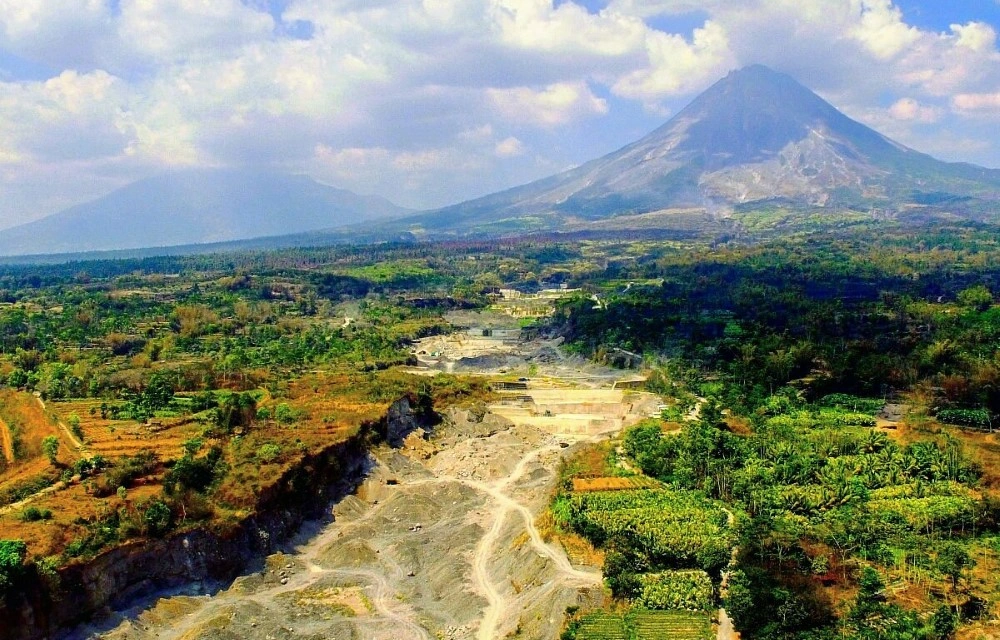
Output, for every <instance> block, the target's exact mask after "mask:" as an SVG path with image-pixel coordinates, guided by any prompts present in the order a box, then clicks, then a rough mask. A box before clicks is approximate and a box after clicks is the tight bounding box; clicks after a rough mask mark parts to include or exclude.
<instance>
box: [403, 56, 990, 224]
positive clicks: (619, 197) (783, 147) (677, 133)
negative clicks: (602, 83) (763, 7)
mask: <svg viewBox="0 0 1000 640" xmlns="http://www.w3.org/2000/svg"><path fill="white" fill-rule="evenodd" d="M998 193H1000V171H997V170H991V169H984V168H981V167H976V166H973V165H969V164H962V163H946V162H941V161H938V160H935V159H934V158H932V157H930V156H928V155H925V154H922V153H919V152H917V151H914V150H912V149H909V148H907V147H905V146H903V145H901V144H898V143H896V142H893V141H892V140H890V139H889V138H886V137H885V136H883V135H881V134H880V133H878V132H876V131H874V130H872V129H870V128H868V127H866V126H865V125H863V124H861V123H859V122H856V121H854V120H851V119H850V118H848V117H847V116H845V115H844V114H842V113H841V112H839V111H838V110H837V109H836V108H834V107H833V106H832V105H830V104H829V103H827V102H826V101H824V100H823V99H822V98H820V97H819V96H817V95H816V94H815V93H813V92H812V91H810V90H809V89H807V88H805V87H804V86H802V85H801V84H799V83H798V82H796V81H795V80H794V79H792V78H791V77H789V76H787V75H785V74H782V73H777V72H775V71H772V70H770V69H768V68H766V67H763V66H760V65H754V66H751V67H746V68H744V69H741V70H739V71H734V72H732V73H730V74H729V75H728V76H727V77H725V78H723V79H722V80H720V81H718V82H717V83H716V84H715V85H713V86H712V87H710V88H709V89H708V90H706V91H705V92H704V93H703V94H701V95H700V96H699V97H698V98H696V99H695V100H694V101H693V102H692V103H691V104H690V105H688V106H687V107H686V108H684V109H683V110H682V111H681V112H679V113H678V114H677V115H676V116H675V117H673V118H672V119H671V120H670V121H669V122H667V123H666V124H664V125H663V126H661V127H660V128H658V129H656V130H655V131H653V132H652V133H650V134H649V135H647V136H645V137H644V138H642V139H641V140H639V141H637V142H635V143H632V144H630V145H628V146H626V147H623V148H622V149H620V150H618V151H615V152H614V153H611V154H609V155H607V156H604V157H603V158H600V159H597V160H593V161H591V162H588V163H586V164H584V165H581V166H580V167H577V168H575V169H572V170H569V171H566V172H564V173H561V174H558V175H555V176H552V177H549V178H545V179H543V180H539V181H537V182H533V183H531V184H528V185H525V186H522V187H517V188H515V189H511V190H508V191H504V192H501V193H497V194H493V195H489V196H486V197H483V198H479V199H476V200H471V201H468V202H464V203H461V204H457V205H453V206H450V207H446V208H444V209H440V210H437V211H434V212H431V213H428V214H423V215H419V216H416V217H414V218H412V219H411V220H412V222H414V223H415V224H416V225H419V226H423V227H425V228H427V229H429V230H433V229H440V230H444V229H450V228H462V227H476V226H481V227H489V226H491V225H492V226H494V227H496V226H498V222H497V221H501V222H500V223H499V226H503V224H504V223H503V221H504V220H506V224H507V225H508V226H511V227H516V226H517V224H518V221H519V220H522V221H523V220H525V219H526V220H527V222H528V224H534V225H543V226H549V227H551V226H559V225H560V224H561V223H564V222H566V221H567V220H574V219H575V220H579V219H584V220H587V219H590V220H593V219H599V218H606V217H610V216H615V215H621V214H629V213H645V212H650V211H657V210H661V209H667V208H683V207H713V208H714V207H719V206H727V205H734V204H742V203H747V202H754V201H759V200H770V199H778V198H780V199H783V200H790V201H793V202H797V203H801V204H807V205H814V206H827V205H834V204H836V205H842V206H885V205H899V204H902V203H906V202H920V201H921V200H922V199H923V200H926V199H934V198H938V199H939V198H942V197H947V196H949V195H955V196H975V197H988V198H996V197H997V194H998Z"/></svg>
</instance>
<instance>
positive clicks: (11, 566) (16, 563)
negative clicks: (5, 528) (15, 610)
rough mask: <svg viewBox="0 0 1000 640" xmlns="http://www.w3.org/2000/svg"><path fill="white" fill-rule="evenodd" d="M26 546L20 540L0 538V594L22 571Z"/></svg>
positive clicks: (4, 592) (11, 584)
mask: <svg viewBox="0 0 1000 640" xmlns="http://www.w3.org/2000/svg"><path fill="white" fill-rule="evenodd" d="M27 551H28V547H27V546H26V545H25V544H24V542H22V541H20V540H0V595H4V594H6V593H7V591H8V590H10V589H11V588H12V587H15V586H16V585H17V582H18V580H19V579H20V577H21V575H22V574H23V573H24V556H25V554H26V553H27Z"/></svg>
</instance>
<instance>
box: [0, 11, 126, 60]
mask: <svg viewBox="0 0 1000 640" xmlns="http://www.w3.org/2000/svg"><path fill="white" fill-rule="evenodd" d="M112 30H113V26H112V15H111V6H110V4H109V2H108V1H107V0H59V1H58V2H52V1H51V0H0V48H2V49H7V50H9V51H11V52H13V53H15V54H17V55H20V56H23V57H25V58H28V59H34V60H39V61H41V62H44V63H47V64H53V65H58V66H61V67H64V68H66V67H74V66H77V65H79V64H80V63H81V62H82V63H84V64H91V63H93V62H95V58H96V56H97V51H96V50H97V48H98V45H99V43H104V44H106V42H107V39H108V38H109V37H110V34H111V33H112Z"/></svg>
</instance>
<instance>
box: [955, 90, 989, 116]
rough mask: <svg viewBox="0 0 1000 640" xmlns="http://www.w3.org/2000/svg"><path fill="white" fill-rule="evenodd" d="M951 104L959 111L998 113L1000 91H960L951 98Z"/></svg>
mask: <svg viewBox="0 0 1000 640" xmlns="http://www.w3.org/2000/svg"><path fill="white" fill-rule="evenodd" d="M952 104H953V105H954V106H955V108H956V109H958V110H959V111H971V112H979V111H988V112H991V113H992V114H994V115H996V114H998V113H1000V92H997V93H960V94H958V95H957V96H955V97H954V98H953V99H952Z"/></svg>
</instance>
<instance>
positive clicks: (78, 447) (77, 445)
mask: <svg viewBox="0 0 1000 640" xmlns="http://www.w3.org/2000/svg"><path fill="white" fill-rule="evenodd" d="M35 400H37V401H38V404H39V406H41V407H42V411H45V401H44V400H42V399H41V398H40V397H38V396H35ZM56 424H58V425H59V429H61V430H62V432H63V435H64V436H66V439H67V440H69V442H70V444H72V445H73V448H74V449H76V450H77V451H79V452H81V454H82V455H83V457H85V458H89V457H90V455H89V454H88V453H86V452H85V451H84V448H83V443H82V442H80V439H79V438H77V437H76V436H75V435H73V431H72V430H71V429H70V428H69V427H68V426H67V425H66V423H64V422H63V421H62V420H59V419H58V418H56Z"/></svg>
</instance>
